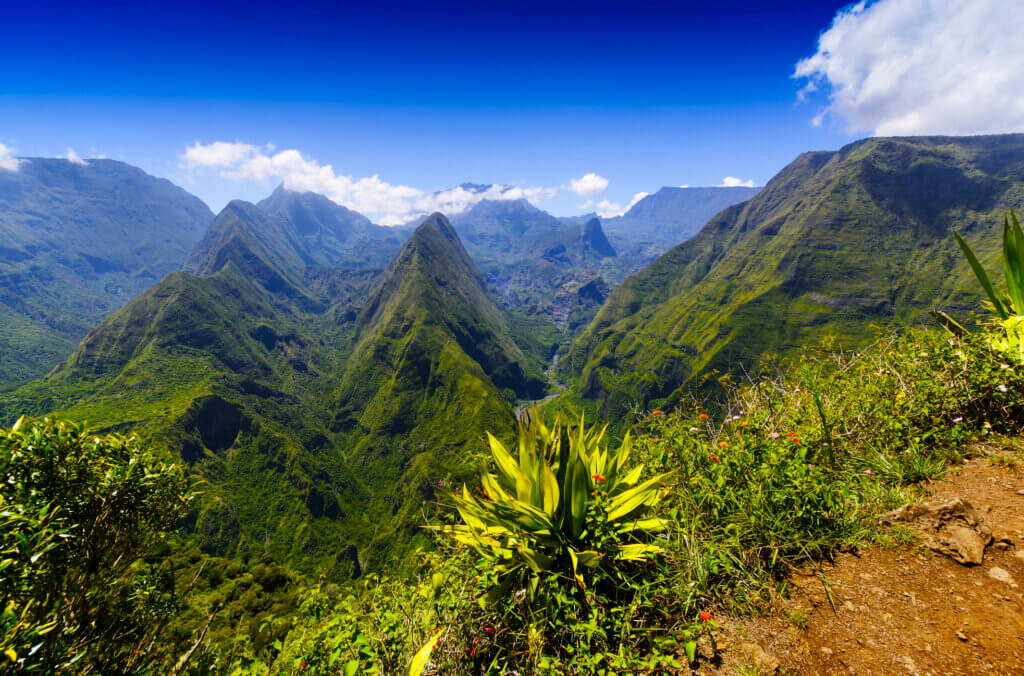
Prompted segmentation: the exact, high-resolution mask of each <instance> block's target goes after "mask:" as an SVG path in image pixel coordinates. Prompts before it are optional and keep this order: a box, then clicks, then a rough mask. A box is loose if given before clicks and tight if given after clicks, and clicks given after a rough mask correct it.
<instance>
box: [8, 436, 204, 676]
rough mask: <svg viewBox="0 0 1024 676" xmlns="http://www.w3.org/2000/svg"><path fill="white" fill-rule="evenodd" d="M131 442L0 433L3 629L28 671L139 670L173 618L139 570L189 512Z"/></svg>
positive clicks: (174, 480) (155, 584)
mask: <svg viewBox="0 0 1024 676" xmlns="http://www.w3.org/2000/svg"><path fill="white" fill-rule="evenodd" d="M188 497H189V494H188V491H187V488H186V484H185V481H184V479H183V478H182V473H181V470H180V469H178V468H176V467H172V466H168V465H166V464H164V463H162V462H159V461H158V460H156V459H155V458H154V457H153V456H152V455H151V454H150V453H148V452H147V451H146V450H144V449H143V448H141V447H140V446H139V445H138V442H137V441H136V440H135V439H134V438H125V437H121V436H118V435H105V436H102V437H98V436H95V435H92V434H89V433H87V432H86V431H85V429H84V428H83V427H80V426H78V425H74V424H72V423H68V422H61V421H56V420H52V419H43V420H38V421H37V420H30V419H25V418H22V419H20V420H19V421H18V422H17V424H15V425H14V427H12V428H10V429H4V430H2V431H0V509H2V511H0V529H2V531H0V543H2V545H0V547H2V549H0V607H2V612H3V616H2V618H0V631H2V632H3V633H2V637H0V640H2V641H3V643H2V646H0V652H2V653H4V656H3V657H2V659H3V660H5V661H9V662H8V663H10V662H13V663H15V664H16V665H17V669H18V670H19V671H22V672H38V673H58V672H61V673H63V672H78V671H83V670H86V671H87V670H98V671H100V672H110V671H111V670H117V671H125V670H127V671H132V670H137V669H140V668H142V667H144V666H145V665H146V664H147V663H148V661H149V660H150V655H149V654H148V649H147V644H148V643H149V641H150V640H151V639H152V638H153V637H154V636H155V635H156V633H157V632H158V631H159V629H160V627H161V624H162V622H164V621H165V620H166V618H168V617H169V616H170V615H171V614H172V613H173V612H174V611H175V603H174V599H173V596H168V595H167V594H166V593H165V592H166V585H165V584H164V582H163V581H162V580H161V579H160V578H159V576H154V575H148V574H147V573H146V572H145V571H143V570H140V569H139V568H138V565H137V564H138V563H139V561H140V559H141V558H142V556H143V555H145V554H146V553H147V552H148V551H149V549H150V548H151V547H152V546H153V544H154V543H155V542H158V541H159V540H160V539H161V538H163V537H164V533H165V531H167V530H168V529H171V528H174V527H176V526H177V524H178V520H179V519H180V518H181V517H182V516H183V515H184V514H185V512H186V510H187V508H188Z"/></svg>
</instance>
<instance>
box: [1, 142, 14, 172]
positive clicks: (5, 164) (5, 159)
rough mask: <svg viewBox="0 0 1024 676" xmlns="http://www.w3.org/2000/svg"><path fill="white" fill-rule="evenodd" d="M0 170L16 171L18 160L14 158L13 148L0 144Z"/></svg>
mask: <svg viewBox="0 0 1024 676" xmlns="http://www.w3.org/2000/svg"><path fill="white" fill-rule="evenodd" d="M0 169H6V170H7V171H17V170H18V159H17V158H16V157H15V156H14V148H11V147H10V146H6V145H4V144H3V143H0Z"/></svg>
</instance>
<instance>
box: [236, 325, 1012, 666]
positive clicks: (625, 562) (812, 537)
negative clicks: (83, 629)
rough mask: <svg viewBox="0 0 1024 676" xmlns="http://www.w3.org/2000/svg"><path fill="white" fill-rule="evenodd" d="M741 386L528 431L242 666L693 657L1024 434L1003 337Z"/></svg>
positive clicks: (823, 363)
mask: <svg viewBox="0 0 1024 676" xmlns="http://www.w3.org/2000/svg"><path fill="white" fill-rule="evenodd" d="M727 388H728V389H729V392H730V396H729V398H728V401H727V403H726V404H725V410H726V413H725V414H724V415H722V416H712V415H711V414H709V413H707V412H705V411H704V410H702V409H701V408H700V406H699V404H698V403H697V402H696V400H694V401H693V402H692V405H690V406H683V407H681V408H680V409H678V410H676V411H673V412H663V411H660V410H655V411H653V412H649V413H646V414H643V415H641V416H640V417H639V419H638V420H637V424H636V431H637V435H636V439H635V440H633V441H629V440H625V441H624V443H622V444H620V445H618V446H617V447H614V446H615V445H614V444H612V445H606V444H607V442H608V440H607V439H606V438H605V437H604V436H603V431H602V430H601V429H598V428H587V427H586V426H585V425H583V424H582V421H577V422H574V423H572V424H569V425H565V424H561V423H554V424H552V425H551V426H550V427H545V426H544V425H542V424H540V422H539V421H537V420H534V421H533V422H532V423H530V424H528V425H525V426H523V427H522V428H521V429H520V438H519V443H518V445H517V448H516V449H514V451H513V452H509V451H508V450H507V449H506V448H505V447H504V446H503V445H502V444H500V443H494V444H493V445H492V463H491V470H490V471H489V472H488V471H483V472H481V474H480V476H479V478H478V479H477V480H474V481H471V482H469V483H468V484H467V485H466V487H465V488H462V487H458V488H457V489H456V487H455V486H452V488H453V489H455V490H453V492H452V495H451V497H450V498H448V499H447V500H446V502H448V503H449V504H450V506H451V510H452V511H451V512H450V514H451V515H452V517H455V521H453V522H451V524H450V525H445V524H439V525H438V528H437V533H438V537H439V539H438V541H437V543H436V545H437V548H438V549H439V550H440V551H441V552H442V555H441V556H438V555H437V554H429V555H423V557H422V558H420V559H419V561H418V563H417V564H416V566H415V567H414V569H413V570H412V571H410V573H409V576H408V577H405V576H402V575H395V576H391V577H389V578H387V579H378V578H373V579H368V580H362V581H359V582H357V583H356V584H355V585H354V586H353V587H351V588H350V589H347V590H343V591H342V592H341V593H340V595H339V596H337V597H334V598H331V596H330V595H325V594H324V593H323V592H322V590H321V591H314V592H312V593H311V594H309V595H308V596H307V597H306V601H305V603H304V604H303V610H302V612H301V613H300V619H298V620H296V624H295V627H294V628H293V629H291V631H290V632H289V633H288V634H287V635H286V637H285V638H284V639H283V640H282V641H281V642H280V643H279V644H275V646H274V647H273V648H272V649H271V650H269V651H267V652H265V653H264V654H262V655H256V654H251V655H248V656H247V657H245V658H244V659H240V660H236V662H235V663H234V664H235V666H245V668H246V669H253V670H259V671H262V670H266V671H268V672H269V673H286V672H288V671H289V670H290V669H293V668H296V667H298V666H301V665H303V664H305V665H306V667H307V668H308V669H310V670H312V672H313V673H395V672H398V671H402V670H404V669H407V668H408V667H409V666H410V665H412V664H413V661H414V658H415V656H416V655H417V654H418V653H419V654H421V655H425V654H426V653H427V652H428V651H429V656H428V657H426V658H425V659H424V660H422V664H426V665H429V666H428V667H427V670H428V671H429V673H446V674H447V673H452V674H459V673H466V674H470V673H481V672H483V673H502V672H504V671H507V670H513V669H519V670H523V671H526V672H528V673H529V672H539V673H566V674H568V673H609V674H610V673H622V672H623V671H630V670H634V671H643V670H645V669H657V668H659V667H669V666H681V665H683V664H685V663H686V662H687V661H690V660H692V659H696V658H697V656H698V648H700V649H701V650H700V652H701V653H702V654H705V655H707V654H709V653H711V652H713V651H714V650H715V645H714V640H713V639H714V631H715V625H714V621H713V617H714V615H715V614H716V613H720V612H728V613H740V614H743V613H751V612H758V611H759V609H761V608H763V607H765V603H766V601H767V600H768V598H769V597H770V595H771V594H772V593H785V589H786V578H787V574H788V573H790V572H791V571H792V570H793V569H794V568H795V567H798V566H799V567H806V566H811V567H813V566H815V565H816V564H817V563H818V562H820V561H822V560H823V559H827V558H829V557H831V556H832V555H833V554H834V553H835V552H836V551H838V550H839V549H841V548H843V547H848V546H853V545H856V544H858V543H863V542H865V541H869V540H871V539H873V538H885V537H886V535H885V533H880V532H879V530H878V527H877V517H878V516H879V515H880V513H882V512H883V511H886V510H889V509H891V508H893V507H895V506H897V505H899V504H903V503H904V502H906V501H907V500H908V499H911V498H912V497H913V495H914V486H915V485H916V484H917V483H918V482H920V481H921V480H923V479H926V478H929V477H934V476H938V475H940V474H941V473H942V472H944V471H945V468H946V467H947V466H948V465H949V464H950V463H952V462H956V461H958V460H960V459H962V458H964V457H965V456H966V455H967V454H969V453H970V452H971V448H972V442H974V441H980V440H986V439H991V438H993V437H995V436H998V435H1016V434H1020V433H1021V432H1022V431H1024V397H1022V396H1021V393H1022V392H1024V367H1022V366H1021V364H1020V363H1018V362H1016V361H1015V360H1014V359H1012V355H1009V354H1007V353H1006V352H1003V351H1001V350H1000V349H998V348H997V347H994V346H993V345H992V343H991V341H990V334H988V333H981V334H965V335H954V334H951V333H948V332H946V331H945V330H942V329H938V328H929V329H918V330H913V331H909V332H906V333H904V334H900V335H888V334H886V335H882V336H880V337H879V339H878V340H877V341H876V342H875V343H874V344H873V345H871V346H870V347H869V348H866V349H864V350H861V351H858V352H856V353H844V352H837V351H834V350H833V349H832V348H831V346H830V345H828V344H826V345H823V346H821V347H819V348H817V349H813V350H807V351H805V352H804V353H802V354H801V355H800V358H799V359H798V360H797V361H795V362H794V363H792V364H790V365H787V367H786V368H785V369H782V368H781V367H780V368H779V370H778V371H777V372H768V373H767V374H766V375H765V376H764V377H762V378H759V379H757V380H755V381H753V382H747V383H745V384H742V385H727ZM516 451H517V453H516ZM610 467H614V471H612V470H611V469H609V468H610ZM569 476H573V477H576V479H572V480H567V477H569ZM626 478H628V482H626V481H625V479H626ZM601 479H604V481H601ZM577 480H578V481H579V483H578V484H577V483H576V481H577ZM443 483H445V482H444V481H442V484H443ZM623 505H627V506H632V507H634V508H638V509H642V510H643V511H642V512H640V513H636V514H630V515H629V517H628V518H626V517H625V514H624V513H623V512H622V509H621V508H622V506H623ZM617 507H618V509H617ZM580 515H582V517H580ZM578 518H582V521H577V520H576V519H578ZM623 552H628V553H627V554H625V555H623ZM634 553H635V554H636V556H634V555H633V554H634ZM422 649H426V650H422Z"/></svg>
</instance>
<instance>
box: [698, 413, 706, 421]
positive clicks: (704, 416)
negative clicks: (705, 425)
mask: <svg viewBox="0 0 1024 676" xmlns="http://www.w3.org/2000/svg"><path fill="white" fill-rule="evenodd" d="M697 417H698V418H700V419H701V420H704V419H705V418H707V417H708V414H707V413H701V414H700V415H699V416H697Z"/></svg>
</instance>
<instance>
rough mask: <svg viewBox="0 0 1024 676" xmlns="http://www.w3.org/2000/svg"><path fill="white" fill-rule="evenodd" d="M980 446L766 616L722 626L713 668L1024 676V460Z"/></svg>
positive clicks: (801, 581) (802, 580)
mask: <svg viewBox="0 0 1024 676" xmlns="http://www.w3.org/2000/svg"><path fill="white" fill-rule="evenodd" d="M979 450H981V451H982V453H983V455H981V456H980V457H977V458H974V459H972V460H969V461H968V462H966V463H965V464H963V465H962V466H959V467H955V468H952V469H951V470H950V472H949V473H948V474H947V476H946V477H944V478H943V479H942V480H937V481H933V482H931V483H929V484H928V485H926V486H925V487H924V488H925V491H926V494H925V495H924V496H923V497H922V498H921V501H920V502H918V503H916V504H914V505H910V506H907V507H905V508H903V509H901V510H897V511H896V512H894V513H892V514H890V515H889V516H888V517H887V518H886V519H885V520H884V522H883V523H882V524H879V529H880V531H881V532H884V533H886V537H885V538H882V540H881V542H880V543H876V544H872V545H871V546H868V547H864V548H862V549H860V550H858V551H856V552H850V553H843V554H841V555H839V557H838V558H837V559H836V561H835V562H834V563H833V564H829V565H823V566H822V567H821V568H820V569H819V570H804V571H801V574H799V575H796V576H794V578H793V579H792V583H793V591H792V593H791V594H789V595H788V596H787V598H784V599H783V598H780V599H777V600H776V601H775V603H774V604H773V607H772V609H771V612H770V614H769V616H768V617H766V618H760V619H756V620H733V619H723V620H722V621H721V625H722V630H721V632H720V641H719V643H720V646H721V647H722V650H721V651H720V653H719V655H718V658H717V660H716V661H717V665H716V666H715V667H714V669H713V671H716V672H717V673H723V674H770V673H788V674H921V675H922V676H923V675H927V674H934V675H936V676H937V675H939V674H1014V673H1019V674H1024V594H1022V588H1021V585H1022V584H1024V453H1022V452H1020V451H1019V450H1016V449H1013V448H1009V447H1007V446H1005V445H1000V446H996V445H991V446H988V447H984V448H981V449H979ZM709 666H710V665H708V664H706V665H705V669H703V670H706V669H707V668H708V667H709ZM703 670H702V671H703Z"/></svg>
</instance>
